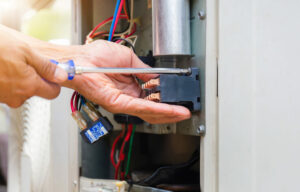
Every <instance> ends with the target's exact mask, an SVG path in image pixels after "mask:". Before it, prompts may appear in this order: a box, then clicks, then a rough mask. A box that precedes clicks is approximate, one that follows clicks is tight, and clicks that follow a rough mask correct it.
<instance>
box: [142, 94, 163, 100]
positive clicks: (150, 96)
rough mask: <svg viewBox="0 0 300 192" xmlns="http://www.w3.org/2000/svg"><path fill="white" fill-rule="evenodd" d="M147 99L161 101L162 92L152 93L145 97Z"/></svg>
mask: <svg viewBox="0 0 300 192" xmlns="http://www.w3.org/2000/svg"><path fill="white" fill-rule="evenodd" d="M145 99H146V100H149V101H160V93H151V94H150V95H148V96H147V97H145Z"/></svg>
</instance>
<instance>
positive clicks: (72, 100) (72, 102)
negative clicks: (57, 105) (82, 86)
mask: <svg viewBox="0 0 300 192" xmlns="http://www.w3.org/2000/svg"><path fill="white" fill-rule="evenodd" d="M75 96H76V91H74V93H73V95H72V97H71V102H70V105H71V111H72V112H75V111H76V110H75V108H74V98H75Z"/></svg>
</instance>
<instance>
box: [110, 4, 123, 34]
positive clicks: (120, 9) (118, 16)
mask: <svg viewBox="0 0 300 192" xmlns="http://www.w3.org/2000/svg"><path fill="white" fill-rule="evenodd" d="M124 1H125V0H121V4H120V7H119V9H118V13H117V16H116V21H115V23H114V27H113V31H112V37H113V36H114V33H115V30H116V28H117V25H118V21H119V18H120V15H121V12H122V9H123V4H124Z"/></svg>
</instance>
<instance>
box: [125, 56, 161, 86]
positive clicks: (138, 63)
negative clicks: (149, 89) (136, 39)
mask: <svg viewBox="0 0 300 192" xmlns="http://www.w3.org/2000/svg"><path fill="white" fill-rule="evenodd" d="M130 58H131V59H130V60H131V65H130V67H132V68H151V67H150V66H149V65H146V64H145V63H143V62H142V61H141V60H140V59H139V58H138V57H137V56H136V54H134V52H133V51H130ZM136 76H137V77H138V78H139V79H141V80H142V81H149V80H150V79H153V78H156V77H157V76H158V75H157V74H137V75H136Z"/></svg>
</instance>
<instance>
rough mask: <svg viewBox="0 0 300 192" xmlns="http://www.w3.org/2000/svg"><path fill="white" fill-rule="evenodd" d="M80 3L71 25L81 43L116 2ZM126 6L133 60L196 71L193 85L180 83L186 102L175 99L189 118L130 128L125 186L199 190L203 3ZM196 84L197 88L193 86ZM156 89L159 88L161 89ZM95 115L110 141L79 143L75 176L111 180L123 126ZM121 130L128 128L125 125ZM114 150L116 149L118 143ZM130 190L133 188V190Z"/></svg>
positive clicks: (122, 24) (166, 0)
mask: <svg viewBox="0 0 300 192" xmlns="http://www.w3.org/2000/svg"><path fill="white" fill-rule="evenodd" d="M79 2H80V3H79V4H80V6H78V7H79V8H78V9H77V10H76V12H75V14H76V16H77V18H78V16H79V18H80V22H78V21H75V24H77V25H78V26H77V29H79V31H80V33H79V37H77V38H78V39H81V43H82V44H84V43H85V39H86V36H87V35H88V34H89V33H90V31H91V30H92V29H93V28H94V27H95V26H97V25H98V24H99V23H101V22H102V21H104V20H105V19H107V18H109V17H111V16H112V15H113V13H114V9H115V5H116V3H117V1H115V0H113V1H112V0H89V1H86V0H79ZM125 2H126V4H127V5H126V6H127V7H128V12H129V14H130V11H131V10H130V7H131V4H132V2H133V3H134V5H133V11H132V13H133V16H132V15H130V17H131V19H134V20H135V23H136V32H135V35H136V36H137V39H136V43H135V46H134V49H135V51H136V54H137V56H139V57H140V58H141V59H142V60H143V61H145V63H149V65H151V66H152V67H168V68H175V67H177V68H189V67H190V68H193V69H196V70H197V75H196V76H195V80H193V79H192V80H191V79H189V80H182V79H180V80H179V81H180V82H185V83H187V84H185V85H183V86H184V87H185V89H184V90H185V91H183V93H182V94H187V95H188V96H191V95H193V94H196V96H195V97H194V98H195V99H191V100H192V101H191V102H187V101H185V100H184V99H182V97H184V96H182V97H178V98H180V101H181V103H184V105H185V106H191V105H192V107H191V111H192V117H191V118H190V119H188V120H185V121H182V122H179V123H173V124H156V125H153V124H149V123H147V122H139V123H137V124H136V125H134V127H131V131H132V129H133V128H134V130H135V134H134V140H133V143H132V144H131V146H130V147H131V149H130V150H131V161H130V165H128V166H130V168H129V169H128V170H127V171H128V173H125V174H126V175H127V181H128V182H130V181H131V182H132V183H134V184H136V185H142V186H148V187H153V188H152V189H157V190H158V188H160V189H161V190H162V191H163V190H167V191H199V190H200V171H201V170H200V166H199V165H200V158H199V156H200V153H199V150H200V139H201V137H200V136H201V134H203V132H202V130H201V127H204V126H205V118H204V117H205V108H204V107H205V105H204V103H205V89H204V88H205V36H206V34H205V31H206V30H205V19H203V18H201V16H200V15H199V11H200V10H201V11H205V1H204V0H152V1H151V0H132V1H131V0H129V1H125ZM170 5H171V6H170ZM127 25H128V23H127V22H126V21H124V20H120V21H119V24H118V26H117V28H116V31H122V30H124V29H126V27H127ZM109 27H110V25H107V26H106V28H105V29H106V30H109ZM165 81H166V82H168V81H167V80H165ZM195 81H199V82H200V83H198V84H197V82H196V83H194V82H195ZM170 82H175V80H170ZM197 85H199V87H197ZM176 86H178V85H177V84H176V85H173V86H172V87H171V85H170V87H169V88H170V91H173V92H172V94H174V93H178V90H176V89H179V88H180V87H176ZM189 86H191V87H190V88H189ZM161 87H163V86H162V85H160V88H161ZM166 87H167V88H168V86H166ZM161 89H162V88H161ZM197 89H199V91H197ZM195 90H196V91H195ZM197 94H198V95H197ZM170 95H171V94H170ZM160 96H161V95H160ZM161 97H162V96H161ZM165 97H166V96H165ZM168 97H169V96H168ZM171 99H172V98H171ZM173 101H177V100H175V99H174V100H173ZM170 103H171V104H172V102H170ZM194 109H196V110H194ZM99 110H100V112H101V113H102V114H103V115H104V116H106V117H107V118H108V119H109V121H110V122H111V123H112V125H113V127H114V130H113V131H112V133H111V134H110V135H109V136H105V137H103V138H102V139H100V140H99V141H98V142H96V143H94V144H92V145H91V144H88V143H86V142H84V141H81V142H80V145H81V150H80V151H81V154H80V162H81V165H80V176H81V177H84V178H89V179H114V178H115V177H114V175H115V169H114V166H113V165H112V163H111V158H115V157H114V156H111V149H112V147H113V144H114V141H115V140H116V138H117V137H118V136H119V135H120V133H121V132H122V130H123V129H124V126H125V125H122V124H120V123H118V122H117V121H116V120H115V118H116V117H115V116H114V115H115V114H111V113H109V112H107V111H105V110H103V109H101V107H100V108H99ZM121 118H122V117H121ZM131 126H132V125H131ZM126 127H127V128H129V125H127V126H126ZM128 145H129V144H128ZM115 147H116V148H117V147H118V144H116V145H115ZM128 150H129V149H127V150H126V152H128ZM117 153H119V151H117ZM127 158H128V157H127ZM123 166H124V165H123ZM120 169H124V170H126V166H125V167H122V166H121V167H120ZM124 172H125V171H124ZM118 179H119V178H118ZM134 190H135V189H134V188H133V189H132V191H134ZM81 191H84V189H81ZM86 191H88V190H86ZM91 191H92V190H91ZM136 191H139V190H137V189H136Z"/></svg>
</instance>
